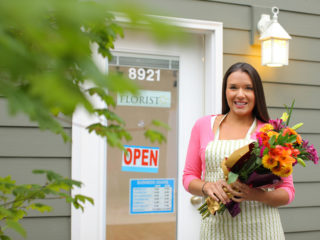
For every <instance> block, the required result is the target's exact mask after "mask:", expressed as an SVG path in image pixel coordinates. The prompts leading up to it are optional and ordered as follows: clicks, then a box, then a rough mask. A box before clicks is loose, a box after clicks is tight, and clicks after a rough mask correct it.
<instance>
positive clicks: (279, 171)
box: [271, 163, 293, 177]
mask: <svg viewBox="0 0 320 240" xmlns="http://www.w3.org/2000/svg"><path fill="white" fill-rule="evenodd" d="M292 170H293V169H292V164H285V165H284V164H281V163H279V164H278V165H277V166H276V167H274V168H272V169H271V171H272V173H273V174H275V175H278V176H279V177H288V176H290V175H291V174H292Z"/></svg>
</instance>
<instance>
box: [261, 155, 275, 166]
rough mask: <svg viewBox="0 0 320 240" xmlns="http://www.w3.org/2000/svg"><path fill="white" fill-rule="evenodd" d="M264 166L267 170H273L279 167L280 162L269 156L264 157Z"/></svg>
mask: <svg viewBox="0 0 320 240" xmlns="http://www.w3.org/2000/svg"><path fill="white" fill-rule="evenodd" d="M262 165H263V166H264V167H265V168H269V169H272V168H274V167H275V166H277V165H278V162H277V161H276V160H275V159H274V158H272V157H270V156H269V155H264V156H263V158H262Z"/></svg>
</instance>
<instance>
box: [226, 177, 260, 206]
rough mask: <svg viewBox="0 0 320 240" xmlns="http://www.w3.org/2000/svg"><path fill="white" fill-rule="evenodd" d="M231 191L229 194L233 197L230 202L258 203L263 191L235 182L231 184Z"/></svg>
mask: <svg viewBox="0 0 320 240" xmlns="http://www.w3.org/2000/svg"><path fill="white" fill-rule="evenodd" d="M231 186H232V190H231V191H230V193H231V194H232V195H233V197H232V200H233V201H235V202H242V201H245V200H246V201H260V200H261V197H262V195H263V193H264V191H263V190H262V189H260V188H253V187H250V186H248V185H247V184H244V183H241V182H239V181H236V182H234V183H232V184H231Z"/></svg>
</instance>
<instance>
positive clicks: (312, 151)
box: [307, 144, 319, 164]
mask: <svg viewBox="0 0 320 240" xmlns="http://www.w3.org/2000/svg"><path fill="white" fill-rule="evenodd" d="M307 153H309V156H310V160H312V161H313V163H314V164H318V162H319V156H318V153H317V150H316V149H315V148H314V146H313V144H312V145H311V146H308V147H307Z"/></svg>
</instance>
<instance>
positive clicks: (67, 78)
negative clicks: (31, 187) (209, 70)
mask: <svg viewBox="0 0 320 240" xmlns="http://www.w3.org/2000/svg"><path fill="white" fill-rule="evenodd" d="M112 12H121V13H122V14H121V16H123V17H126V18H127V19H128V20H129V21H128V25H129V26H130V25H131V26H135V27H136V26H144V27H146V26H148V29H149V30H150V31H151V32H152V33H153V35H154V36H156V38H157V39H158V40H168V39H169V38H170V39H172V38H177V37H178V38H180V39H182V38H184V37H183V35H182V34H179V31H178V30H177V29H176V28H174V27H168V25H167V24H165V23H163V21H159V20H156V19H155V18H152V17H150V16H147V15H143V14H142V12H143V10H142V8H141V6H137V4H136V3H132V2H131V1H123V0H121V1H112V0H109V1H78V0H46V1H42V0H24V1H22V0H20V1H19V0H17V1H1V2H0V95H3V96H4V97H6V98H7V99H8V103H9V110H10V113H11V114H16V113H18V112H23V113H25V114H27V115H28V116H29V118H30V120H31V121H36V122H37V123H38V124H39V127H40V128H41V129H49V130H51V131H53V132H54V133H57V134H60V135H62V137H63V138H64V140H70V137H69V136H68V135H67V134H66V133H65V132H64V130H63V127H62V126H61V124H60V122H59V121H58V120H57V118H56V116H59V117H60V118H61V116H64V117H71V116H72V114H73V113H74V111H75V109H76V107H78V106H83V107H84V108H85V109H86V110H87V111H88V112H89V113H92V114H95V113H98V114H99V115H103V116H104V117H105V119H107V120H109V121H116V124H119V126H120V127H119V129H115V128H114V127H110V128H108V127H104V128H102V127H101V125H102V123H100V124H94V125H91V126H90V127H88V129H89V131H94V132H96V133H97V134H98V135H101V136H104V137H105V136H107V137H111V138H112V139H111V140H109V141H108V142H109V143H111V145H112V146H117V147H120V148H121V145H120V142H121V137H123V136H125V138H126V139H128V138H129V137H128V136H127V135H128V134H124V133H123V131H125V129H124V128H123V122H122V121H121V120H120V118H119V117H117V116H116V115H115V114H114V113H112V108H113V107H115V101H114V99H113V97H112V96H113V95H114V94H113V95H112V93H124V92H130V93H132V94H137V93H138V88H137V86H136V85H135V83H134V81H131V80H129V79H127V78H125V77H124V76H122V75H121V74H118V73H109V74H105V73H104V72H102V71H101V70H100V69H99V68H98V67H97V65H96V64H95V63H94V61H93V58H92V55H93V53H94V51H96V50H93V49H97V51H98V53H100V54H101V55H102V56H103V57H105V58H109V59H111V58H112V54H111V50H112V49H113V48H114V41H115V40H116V39H117V38H119V37H123V29H122V27H121V26H120V25H119V23H118V22H116V20H115V16H114V14H113V13H112ZM180 32H181V31H180ZM93 46H97V48H94V47H93ZM85 82H89V83H91V84H90V86H94V87H92V88H90V89H87V90H85V89H83V86H84V83H85ZM86 93H89V95H91V96H93V95H95V96H98V97H99V98H100V99H101V100H102V101H104V102H105V104H106V109H99V110H97V109H95V107H94V106H93V105H92V103H91V102H90V101H89V100H88V97H87V94H86ZM113 124H114V123H113ZM108 131H109V133H107V132H108ZM154 135H157V133H154V134H152V133H150V132H148V133H146V136H150V138H152V139H153V140H154V141H156V140H158V139H159V140H161V141H163V140H162V138H161V137H154Z"/></svg>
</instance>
